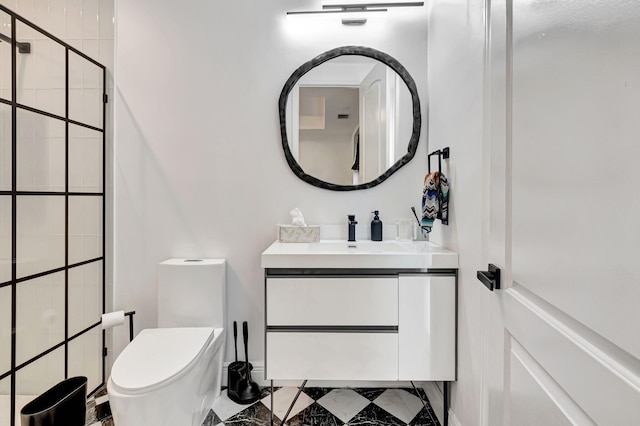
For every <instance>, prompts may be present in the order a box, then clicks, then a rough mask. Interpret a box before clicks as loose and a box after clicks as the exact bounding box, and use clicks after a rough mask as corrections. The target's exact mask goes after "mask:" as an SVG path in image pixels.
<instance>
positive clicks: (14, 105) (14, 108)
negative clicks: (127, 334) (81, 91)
mask: <svg viewBox="0 0 640 426" xmlns="http://www.w3.org/2000/svg"><path fill="white" fill-rule="evenodd" d="M0 11H2V12H4V13H6V14H8V15H9V16H10V17H11V44H12V49H11V100H7V99H2V98H0V103H1V104H5V105H9V106H11V154H12V158H11V174H12V176H11V191H0V196H11V227H12V229H11V258H12V259H13V260H12V263H11V280H10V281H8V282H1V283H0V288H2V287H8V286H10V287H11V370H10V371H7V372H2V371H0V380H3V379H5V378H7V377H10V381H11V386H10V388H11V409H10V415H11V418H10V419H11V420H10V421H11V423H10V425H11V426H16V424H15V411H16V373H17V372H18V371H20V370H21V369H22V368H24V367H26V366H28V365H30V364H31V363H33V362H35V361H37V360H39V359H40V358H42V357H44V356H46V355H47V354H49V353H51V352H53V351H55V350H56V349H59V348H61V347H64V349H65V356H64V359H65V364H64V369H65V371H64V374H65V377H68V358H69V354H68V345H69V342H71V341H73V340H74V339H76V338H78V337H80V336H82V335H83V334H85V333H87V332H89V331H91V330H93V329H95V328H96V327H99V326H100V321H99V320H98V321H96V322H95V323H94V324H92V325H90V326H88V327H86V328H85V329H84V330H81V331H80V332H78V333H75V334H73V335H71V336H70V335H69V308H70V307H69V297H68V295H69V270H71V269H73V268H77V267H80V266H83V265H87V264H90V263H94V262H100V261H101V262H102V271H101V281H102V312H103V313H104V312H105V309H106V300H105V299H106V294H105V275H106V262H105V251H106V203H105V201H106V196H105V180H106V179H105V177H106V155H105V154H106V149H105V148H106V133H105V130H104V126H105V123H106V108H105V104H106V102H107V93H106V90H107V89H106V67H105V66H104V65H102V64H100V63H99V62H97V61H95V60H94V59H92V58H90V57H89V56H87V55H85V54H84V53H82V52H80V51H79V50H77V49H76V48H74V47H73V46H70V45H69V44H67V43H65V42H63V41H62V40H60V39H59V38H57V37H56V36H54V35H53V34H51V33H49V32H48V31H45V30H43V29H42V28H40V27H39V26H37V25H35V24H33V23H32V22H30V21H29V20H27V19H25V18H23V17H22V16H20V15H18V14H16V13H15V12H13V11H11V10H10V9H7V8H6V7H5V6H3V5H2V4H0ZM18 21H19V22H20V23H21V24H24V25H27V26H29V27H31V28H32V29H34V30H36V31H38V32H40V33H41V34H44V35H45V36H47V37H48V38H49V39H51V40H53V41H54V42H56V43H58V44H60V45H61V46H62V47H64V48H65V116H64V117H61V116H58V115H55V114H51V113H49V112H46V111H41V110H38V109H36V108H32V107H29V106H26V105H22V104H19V103H18V102H17V66H16V63H17V50H18V49H17V43H16V40H17V39H16V24H17V22H18ZM69 52H73V53H75V54H76V55H78V56H80V57H81V58H83V59H85V60H87V61H89V62H91V63H92V64H94V65H96V66H97V67H99V68H100V69H101V70H102V90H103V93H102V101H103V102H102V128H98V127H95V126H91V125H88V124H85V123H82V122H78V121H75V120H71V119H69ZM18 110H24V111H30V112H32V113H35V114H39V115H43V116H47V117H50V118H54V119H56V120H60V121H63V122H64V123H65V191H64V192H54V191H51V192H48V191H18V189H17V130H16V129H17V126H16V124H17V114H18ZM70 124H73V125H76V126H80V127H83V128H87V129H91V130H94V131H96V132H100V133H102V185H101V187H102V191H101V192H70V191H69V125H70ZM23 195H28V196H59V197H64V198H65V266H63V267H59V268H55V269H51V270H48V271H43V272H40V273H37V274H34V275H30V276H26V277H21V278H17V264H16V259H17V207H16V206H17V198H18V196H23ZM75 196H90V197H100V198H102V256H101V257H97V258H94V259H88V260H85V261H82V262H79V263H74V264H71V265H70V264H69V197H75ZM57 272H64V274H65V284H64V289H65V290H64V291H65V295H64V299H65V325H64V334H65V338H64V341H62V342H59V343H57V344H56V345H54V346H52V347H50V348H49V349H47V350H45V351H44V352H41V353H39V354H37V355H36V356H34V357H32V358H30V359H28V360H27V361H25V362H23V363H21V364H19V365H16V362H17V360H16V307H17V286H18V285H19V284H20V283H22V282H25V281H28V280H31V279H34V278H39V277H42V276H46V275H50V274H54V273H57ZM105 347H106V342H105V332H104V331H103V332H102V348H105ZM97 356H101V361H102V382H101V384H100V385H98V387H97V388H96V389H93V390H91V391H90V394H93V393H95V392H96V391H97V390H98V389H99V388H100V387H102V386H103V385H104V383H105V365H104V349H103V353H102V354H97Z"/></svg>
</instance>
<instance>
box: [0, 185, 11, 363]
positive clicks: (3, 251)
mask: <svg viewBox="0 0 640 426" xmlns="http://www.w3.org/2000/svg"><path fill="white" fill-rule="evenodd" d="M10 254H11V197H10V196H8V195H0V283H5V282H8V281H9V280H10V279H11V255H10ZM9 306H10V305H9ZM0 327H1V323H0ZM1 332H2V329H1V328H0V333H1ZM0 369H1V367H0Z"/></svg>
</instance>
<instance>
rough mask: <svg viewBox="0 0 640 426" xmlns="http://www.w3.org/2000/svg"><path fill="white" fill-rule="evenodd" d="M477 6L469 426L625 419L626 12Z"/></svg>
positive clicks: (628, 372)
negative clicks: (477, 275)
mask: <svg viewBox="0 0 640 426" xmlns="http://www.w3.org/2000/svg"><path fill="white" fill-rule="evenodd" d="M486 4H487V6H488V7H489V16H488V19H487V22H488V23H489V27H488V28H487V31H486V37H487V41H486V49H487V51H486V58H487V61H486V72H487V77H486V79H485V84H486V87H485V89H486V90H485V95H486V99H485V109H487V111H486V114H485V124H486V126H487V127H486V129H487V130H486V133H485V137H486V140H485V149H486V150H487V152H486V153H485V156H484V158H485V159H487V161H489V164H490V167H491V169H490V173H489V181H488V182H487V186H486V188H487V191H488V192H489V194H488V195H489V198H488V199H489V200H491V204H490V205H489V207H488V210H489V213H488V216H487V224H486V229H487V234H488V235H487V238H486V243H485V256H486V258H487V261H488V262H491V263H497V264H498V265H499V266H501V267H502V268H503V276H504V277H505V279H504V283H503V288H504V290H501V291H496V292H494V293H492V294H490V295H489V296H488V300H487V301H486V303H485V309H486V313H485V316H486V318H487V319H488V321H489V323H490V324H491V326H490V327H491V328H490V331H489V333H488V334H487V335H486V336H485V337H484V338H483V342H484V343H483V345H485V347H484V351H485V352H484V360H483V363H484V365H483V374H486V375H487V378H486V380H484V383H485V386H484V389H483V392H484V394H483V401H484V404H483V405H484V406H486V407H488V412H487V413H485V414H484V415H483V424H485V425H491V426H494V425H498V424H504V425H512V424H513V425H520V424H522V425H528V424H553V425H556V424H580V425H583V424H603V425H604V424H640V333H638V332H636V331H637V328H638V324H640V310H638V309H637V301H638V300H640V286H638V285H637V283H638V277H639V276H640V263H638V262H637V259H638V258H639V257H640V244H638V242H639V241H640V223H639V221H637V219H636V217H637V213H638V211H640V191H638V190H637V188H636V186H637V182H639V181H640V169H639V168H638V167H637V165H636V163H637V158H640V143H638V135H639V134H640V120H638V119H637V111H638V110H640V44H638V43H637V40H638V37H639V36H640V34H639V33H640V3H638V2H622V1H607V2H592V1H589V0H578V1H573V2H564V1H560V0H551V1H547V0H545V1H542V0H533V1H531V0H526V1H525V0H492V1H491V2H489V1H487V2H486ZM500 262H503V263H500ZM479 266H482V265H479ZM479 269H480V268H479ZM479 285H480V284H479ZM632 330H633V331H632Z"/></svg>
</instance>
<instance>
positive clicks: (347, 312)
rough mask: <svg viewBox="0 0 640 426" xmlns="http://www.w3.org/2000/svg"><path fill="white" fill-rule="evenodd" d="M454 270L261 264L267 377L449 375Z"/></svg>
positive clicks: (452, 354) (408, 377)
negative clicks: (273, 266)
mask: <svg viewBox="0 0 640 426" xmlns="http://www.w3.org/2000/svg"><path fill="white" fill-rule="evenodd" d="M455 297H456V275H455V270H386V269H377V270H364V269H363V270H358V269H344V270H340V269H326V270H325V269H303V270H290V269H277V268H276V269H266V273H265V304H266V306H265V309H266V354H265V376H266V379H267V380H285V379H287V380H293V379H300V380H302V379H311V380H366V381H370V380H443V381H451V380H455V321H456V317H455V311H456V303H455Z"/></svg>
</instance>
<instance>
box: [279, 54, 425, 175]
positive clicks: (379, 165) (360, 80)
mask: <svg viewBox="0 0 640 426" xmlns="http://www.w3.org/2000/svg"><path fill="white" fill-rule="evenodd" d="M287 115H288V116H289V118H290V119H288V120H287V123H288V126H287V140H288V143H289V148H290V150H291V153H292V155H293V157H294V159H295V160H296V161H297V162H298V164H299V165H300V167H301V168H302V170H303V171H304V173H306V174H308V175H311V176H314V177H316V178H317V179H320V180H322V181H324V182H329V183H332V184H336V185H360V184H364V183H368V182H372V181H375V180H376V179H378V178H379V177H380V176H381V175H383V174H384V173H385V172H386V171H387V170H389V169H390V168H391V167H392V166H393V165H394V164H396V162H398V161H399V160H400V159H401V158H402V157H403V156H404V155H406V154H407V151H408V146H407V144H408V142H409V140H410V139H411V134H412V130H413V106H412V98H411V93H410V91H409V89H408V87H407V85H406V84H405V82H404V81H403V80H402V78H401V77H400V76H399V75H398V74H397V73H396V72H395V71H394V70H393V69H392V68H391V67H389V66H387V65H386V64H384V63H382V62H380V61H378V60H376V59H373V58H369V57H366V56H354V55H349V56H338V57H336V58H333V59H331V60H329V61H327V62H324V63H322V64H321V65H319V66H317V67H315V68H313V69H311V70H310V71H309V72H308V73H306V74H305V75H303V76H302V77H301V78H300V79H299V80H298V82H297V84H296V85H295V86H294V87H293V89H292V90H291V92H290V93H289V96H288V99H287Z"/></svg>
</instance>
